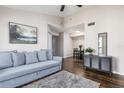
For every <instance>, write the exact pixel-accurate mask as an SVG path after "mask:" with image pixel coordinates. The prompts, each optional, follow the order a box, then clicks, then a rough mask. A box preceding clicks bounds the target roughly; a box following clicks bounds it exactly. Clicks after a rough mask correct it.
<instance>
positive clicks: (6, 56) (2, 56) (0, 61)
mask: <svg viewBox="0 0 124 93" xmlns="http://www.w3.org/2000/svg"><path fill="white" fill-rule="evenodd" d="M12 66H13V62H12V55H11V52H0V69H4V68H8V67H12Z"/></svg>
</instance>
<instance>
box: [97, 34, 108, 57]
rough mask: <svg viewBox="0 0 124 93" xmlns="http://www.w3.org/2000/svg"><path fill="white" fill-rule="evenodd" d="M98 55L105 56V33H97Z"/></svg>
mask: <svg viewBox="0 0 124 93" xmlns="http://www.w3.org/2000/svg"><path fill="white" fill-rule="evenodd" d="M98 55H99V56H107V32H105V33H98Z"/></svg>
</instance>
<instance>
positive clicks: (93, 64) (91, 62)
mask: <svg viewBox="0 0 124 93" xmlns="http://www.w3.org/2000/svg"><path fill="white" fill-rule="evenodd" d="M84 67H85V68H89V69H95V70H98V71H103V72H107V73H109V74H110V75H112V57H111V56H97V55H84Z"/></svg>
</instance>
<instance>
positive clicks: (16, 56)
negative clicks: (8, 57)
mask: <svg viewBox="0 0 124 93" xmlns="http://www.w3.org/2000/svg"><path fill="white" fill-rule="evenodd" d="M12 56H13V65H14V66H15V67H16V66H20V65H24V64H25V63H26V59H25V54H24V53H23V52H18V53H12Z"/></svg>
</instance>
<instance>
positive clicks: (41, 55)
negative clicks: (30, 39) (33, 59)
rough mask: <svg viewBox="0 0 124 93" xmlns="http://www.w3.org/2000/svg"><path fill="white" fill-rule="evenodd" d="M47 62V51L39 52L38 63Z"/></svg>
mask: <svg viewBox="0 0 124 93" xmlns="http://www.w3.org/2000/svg"><path fill="white" fill-rule="evenodd" d="M46 60H47V50H45V49H44V50H41V51H38V61H39V62H42V61H46Z"/></svg>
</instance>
